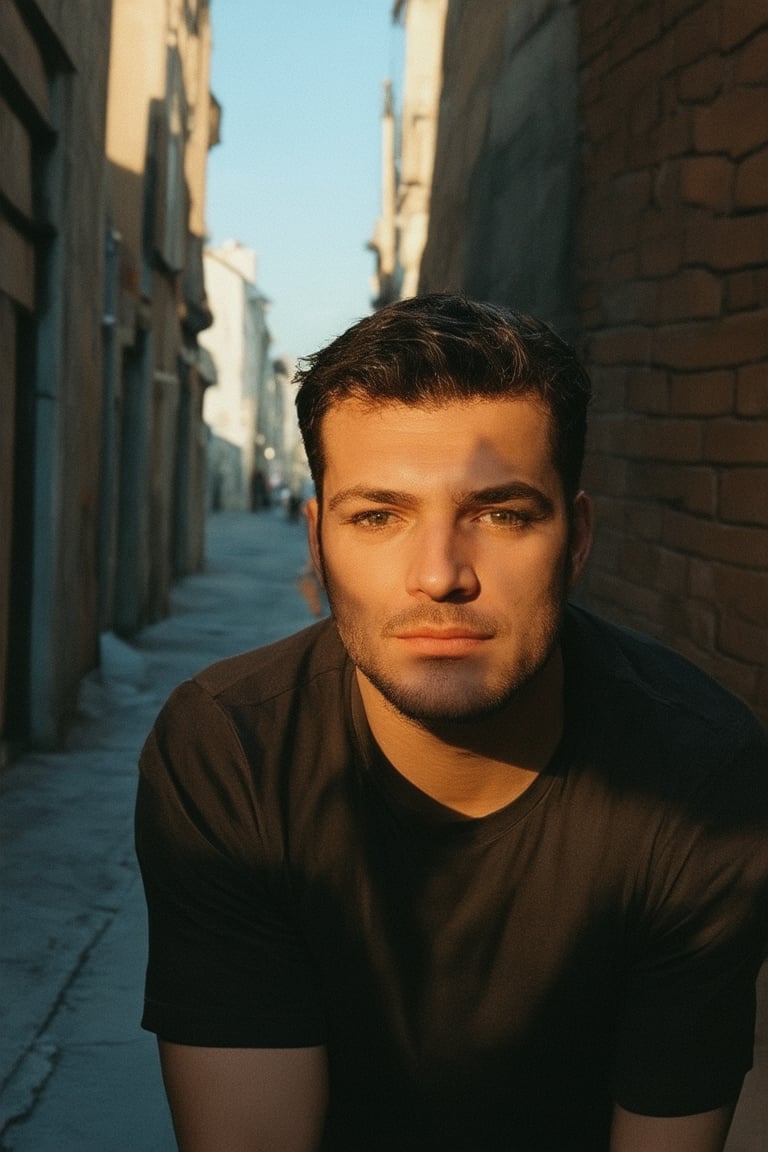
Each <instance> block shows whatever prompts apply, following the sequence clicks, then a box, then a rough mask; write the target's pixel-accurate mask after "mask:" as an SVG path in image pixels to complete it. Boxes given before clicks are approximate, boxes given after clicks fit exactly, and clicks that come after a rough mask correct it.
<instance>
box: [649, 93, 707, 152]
mask: <svg viewBox="0 0 768 1152" xmlns="http://www.w3.org/2000/svg"><path fill="white" fill-rule="evenodd" d="M695 111H696V108H695V106H694V105H691V106H686V105H680V106H678V107H677V108H676V109H675V111H674V113H673V114H672V115H671V116H667V117H665V118H664V120H662V121H661V123H660V124H659V125H658V128H656V129H654V130H653V131H652V133H651V136H652V143H653V147H654V155H655V159H656V160H657V162H660V161H661V160H665V159H668V158H669V157H670V156H684V155H685V154H686V152H690V151H691V150H692V149H693V146H694V145H693V142H694V119H693V115H694V112H695Z"/></svg>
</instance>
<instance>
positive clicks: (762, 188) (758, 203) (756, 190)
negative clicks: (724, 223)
mask: <svg viewBox="0 0 768 1152" xmlns="http://www.w3.org/2000/svg"><path fill="white" fill-rule="evenodd" d="M766 118H768V105H767V106H766ZM734 204H735V206H736V207H737V208H767V207H768V148H763V150H762V151H761V152H756V153H755V154H754V155H753V156H748V157H747V159H746V160H742V162H741V164H739V166H738V168H737V169H736V183H735V189H734Z"/></svg>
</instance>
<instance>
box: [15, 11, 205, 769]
mask: <svg viewBox="0 0 768 1152" xmlns="http://www.w3.org/2000/svg"><path fill="white" fill-rule="evenodd" d="M210 49H211V36H210V22H209V5H208V0H166V2H164V3H162V4H160V3H157V0H80V2H78V3H77V4H66V3H61V0H1V2H0V140H1V141H2V164H0V763H2V761H4V760H5V759H8V758H9V757H10V756H12V755H14V754H15V752H16V751H17V750H18V749H21V748H23V747H25V746H28V745H35V746H39V747H55V746H56V745H57V744H58V743H60V742H61V740H62V739H63V737H64V734H65V733H66V730H67V727H68V725H69V723H70V722H71V720H72V719H73V717H74V715H75V713H76V709H77V697H78V689H79V684H80V680H81V678H82V676H83V675H84V674H85V673H86V672H88V671H89V670H91V669H92V668H93V667H94V666H95V665H97V663H98V661H99V650H100V644H99V637H100V633H101V632H103V631H105V630H109V629H114V630H116V631H119V632H122V633H131V632H133V631H135V630H136V629H137V628H140V627H141V626H142V625H144V624H146V623H148V622H149V621H151V620H154V619H157V618H158V617H159V616H161V615H163V614H164V612H165V611H166V610H167V604H168V594H169V588H170V584H171V581H172V579H173V578H174V576H176V575H179V574H182V573H184V572H188V571H192V570H194V569H195V568H197V567H199V566H200V565H201V563H202V559H203V545H204V474H205V452H206V443H205V435H204V427H203V424H202V392H203V389H204V388H205V386H206V383H207V382H208V381H209V380H210V379H211V372H212V365H211V362H210V359H209V358H208V357H207V355H206V354H204V353H203V352H201V350H200V348H199V346H198V344H197V334H198V332H200V331H201V330H202V329H203V328H204V327H205V326H206V325H207V324H208V323H210V312H209V309H208V305H207V302H206V298H205V289H204V284H203V268H202V243H203V241H202V238H203V235H204V233H205V228H204V220H203V216H204V198H205V172H206V158H207V152H208V149H209V147H210V146H211V145H212V144H213V143H215V142H216V139H217V135H218V118H219V108H218V105H217V104H216V101H215V100H214V99H213V98H212V96H211V94H210V92H209V86H208V85H209V74H208V73H209V61H210Z"/></svg>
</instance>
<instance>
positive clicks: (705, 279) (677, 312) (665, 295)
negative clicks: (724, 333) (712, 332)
mask: <svg viewBox="0 0 768 1152" xmlns="http://www.w3.org/2000/svg"><path fill="white" fill-rule="evenodd" d="M722 296H723V288H722V281H721V279H720V277H718V276H714V275H713V274H712V273H711V272H707V271H706V269H704V268H689V269H686V270H684V271H682V272H679V273H678V274H677V275H676V276H673V277H670V278H669V279H667V280H664V281H662V283H661V284H660V285H659V306H658V311H657V313H656V316H657V319H658V320H659V321H661V322H662V323H668V322H672V321H675V320H697V319H701V318H706V317H713V316H719V315H720V309H721V306H722Z"/></svg>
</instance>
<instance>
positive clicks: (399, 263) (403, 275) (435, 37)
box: [369, 0, 448, 308]
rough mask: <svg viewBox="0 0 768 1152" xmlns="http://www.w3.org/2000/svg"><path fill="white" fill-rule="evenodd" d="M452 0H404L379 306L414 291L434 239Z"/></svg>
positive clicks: (385, 131) (387, 112) (385, 148)
mask: <svg viewBox="0 0 768 1152" xmlns="http://www.w3.org/2000/svg"><path fill="white" fill-rule="evenodd" d="M447 11H448V0H396V2H395V4H394V7H393V9H392V18H393V19H394V20H399V19H401V18H402V19H404V21H405V32H406V41H405V78H404V87H403V98H402V99H403V103H402V112H401V115H400V125H399V132H398V125H397V119H396V114H395V107H394V98H393V94H392V89H391V85H390V84H389V83H387V84H385V90H384V110H383V116H382V210H381V216H380V217H379V219H378V221H377V222H376V226H375V228H374V235H373V239H372V240H371V242H370V244H369V247H370V248H371V249H372V250H373V251H374V252H375V253H376V258H377V269H376V274H375V278H374V300H373V303H374V306H375V307H379V308H380V307H382V305H384V304H387V303H388V302H390V301H391V300H398V299H402V298H404V297H407V296H414V295H415V294H416V291H417V289H418V282H419V269H420V264H421V256H422V253H423V251H424V246H425V244H426V242H427V233H428V229H429V205H430V197H431V194H432V170H433V165H434V160H435V146H436V137H437V121H438V111H439V103H440V91H441V80H442V48H443V36H444V29H445V21H446V15H447Z"/></svg>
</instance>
